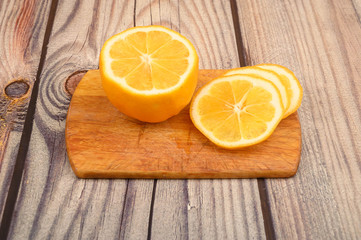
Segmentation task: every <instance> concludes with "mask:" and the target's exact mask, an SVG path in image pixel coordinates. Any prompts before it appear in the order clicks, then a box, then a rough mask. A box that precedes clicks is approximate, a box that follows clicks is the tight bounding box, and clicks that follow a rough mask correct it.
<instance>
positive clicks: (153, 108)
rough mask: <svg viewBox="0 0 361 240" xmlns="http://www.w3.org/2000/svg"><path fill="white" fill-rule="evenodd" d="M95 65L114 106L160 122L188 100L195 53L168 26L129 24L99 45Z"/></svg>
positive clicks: (195, 69) (193, 82)
mask: <svg viewBox="0 0 361 240" xmlns="http://www.w3.org/2000/svg"><path fill="white" fill-rule="evenodd" d="M99 69H100V73H101V77H102V85H103V88H104V91H105V93H106V95H107V97H108V99H109V100H110V102H111V103H112V104H113V105H114V106H115V107H117V108H118V109H119V110H120V111H121V112H123V113H124V114H126V115H128V116H130V117H133V118H136V119H138V120H141V121H145V122H160V121H164V120H166V119H168V118H169V117H171V116H174V115H176V114H178V113H179V112H180V111H181V110H182V109H183V108H184V107H185V106H186V105H187V104H188V103H189V102H190V100H191V98H192V95H193V93H194V90H195V87H196V84H197V75H198V56H197V53H196V50H195V48H194V46H193V45H192V43H191V42H190V41H189V40H188V39H186V38H185V37H184V36H182V35H180V34H179V33H177V32H175V31H173V30H171V29H168V28H165V27H162V26H146V27H134V28H130V29H128V30H126V31H124V32H121V33H119V34H117V35H115V36H113V37H111V38H110V39H108V40H107V41H106V42H105V43H104V45H103V48H102V50H101V53H100V60H99Z"/></svg>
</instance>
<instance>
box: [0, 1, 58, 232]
mask: <svg viewBox="0 0 361 240" xmlns="http://www.w3.org/2000/svg"><path fill="white" fill-rule="evenodd" d="M57 6H58V0H52V1H51V6H50V12H49V17H48V22H47V24H46V30H45V34H44V40H43V45H42V49H41V55H40V61H39V67H38V70H37V73H36V78H35V82H34V86H33V90H32V93H31V97H30V102H29V106H28V111H27V113H26V117H25V123H24V129H23V132H22V134H21V139H20V144H19V150H18V154H17V157H16V162H15V166H14V171H13V175H12V179H11V183H10V187H9V191H8V195H7V198H6V201H5V208H4V213H3V217H2V219H1V225H0V239H7V236H8V233H9V228H10V225H11V222H12V216H13V212H14V208H15V204H16V199H17V197H18V193H19V188H20V183H21V179H22V177H23V173H24V165H25V159H26V155H27V153H28V148H29V142H30V137H31V133H32V127H33V120H34V114H35V106H36V100H37V97H38V92H39V82H40V76H41V73H42V71H43V67H44V63H45V57H46V54H47V50H48V48H47V46H48V43H49V39H50V35H51V32H52V29H53V24H54V19H55V14H56V9H57Z"/></svg>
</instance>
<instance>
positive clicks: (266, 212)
mask: <svg viewBox="0 0 361 240" xmlns="http://www.w3.org/2000/svg"><path fill="white" fill-rule="evenodd" d="M230 3H231V11H232V20H233V27H234V32H235V37H236V44H237V51H238V58H239V63H240V66H241V67H244V66H247V65H249V64H251V62H250V59H248V56H247V55H246V52H245V49H244V44H243V40H242V33H241V27H240V25H239V21H240V20H241V19H240V18H239V14H238V8H237V1H236V0H230ZM257 184H258V191H259V197H260V201H261V209H262V216H263V222H264V229H265V234H266V238H267V239H272V240H273V239H276V233H275V229H274V225H273V221H272V215H271V207H270V202H269V199H268V193H267V188H266V184H265V180H264V179H263V178H259V179H257Z"/></svg>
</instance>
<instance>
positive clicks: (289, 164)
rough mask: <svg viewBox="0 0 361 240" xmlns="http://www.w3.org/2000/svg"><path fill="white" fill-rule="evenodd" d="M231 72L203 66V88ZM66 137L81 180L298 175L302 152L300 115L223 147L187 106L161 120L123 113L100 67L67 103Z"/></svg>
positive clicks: (73, 162)
mask: <svg viewBox="0 0 361 240" xmlns="http://www.w3.org/2000/svg"><path fill="white" fill-rule="evenodd" d="M226 71H227V70H200V71H199V75H198V86H197V88H200V87H201V86H203V85H204V84H206V83H207V82H209V81H211V80H212V79H214V78H216V77H219V76H220V75H222V74H223V73H225V72H226ZM65 134H66V137H65V141H66V146H67V153H68V157H69V161H70V164H71V166H72V169H73V171H74V172H75V174H76V175H77V176H78V177H80V178H259V177H264V178H268V177H290V176H293V175H294V174H296V171H297V168H298V164H299V159H300V154H301V129H300V124H299V121H298V118H297V114H294V115H292V116H290V117H289V118H286V119H284V120H283V121H282V122H281V123H280V124H279V126H278V127H277V129H276V130H275V132H274V133H273V134H272V135H271V137H270V138H268V139H267V140H266V141H265V142H263V143H261V144H257V145H255V146H252V147H248V148H244V149H241V150H237V151H236V150H233V151H232V150H225V149H222V148H219V147H217V146H215V145H214V144H212V143H211V142H209V141H208V139H207V138H206V137H205V136H203V135H202V134H201V133H200V132H199V131H198V130H197V129H196V128H195V127H194V125H193V123H192V122H191V120H190V117H189V106H187V107H186V108H184V109H183V110H182V111H181V112H180V113H179V114H178V115H176V116H174V117H172V118H170V119H168V120H167V121H164V122H161V123H157V124H149V123H148V124H147V123H143V122H140V121H136V120H135V119H132V118H129V117H127V116H126V115H124V114H122V113H120V112H119V111H118V110H117V109H116V108H114V106H113V105H112V104H111V103H110V102H109V100H108V98H107V96H106V94H105V92H104V90H103V89H102V85H101V78H100V73H99V70H90V71H88V72H87V73H86V74H85V76H84V77H83V79H82V80H81V82H80V83H79V85H78V87H77V89H76V91H75V93H74V95H73V97H72V100H71V103H70V106H69V110H68V114H67V120H66V129H65Z"/></svg>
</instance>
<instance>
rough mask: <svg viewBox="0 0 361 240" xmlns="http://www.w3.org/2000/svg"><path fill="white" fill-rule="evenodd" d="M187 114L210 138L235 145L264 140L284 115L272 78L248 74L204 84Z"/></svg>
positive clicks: (225, 145) (252, 143) (228, 146)
mask: <svg viewBox="0 0 361 240" xmlns="http://www.w3.org/2000/svg"><path fill="white" fill-rule="evenodd" d="M190 116H191V119H192V122H193V124H194V125H195V127H196V128H197V129H198V130H199V131H200V132H202V133H203V134H204V135H205V136H206V137H207V138H208V139H209V140H210V141H212V142H213V143H215V144H216V145H218V146H220V147H223V148H227V149H238V148H242V147H247V146H250V145H254V144H256V143H259V142H262V141H264V140H266V139H267V138H268V137H269V136H270V135H271V134H272V132H273V131H274V130H275V128H276V126H277V125H278V123H279V122H280V121H281V119H282V116H283V106H282V100H281V95H280V93H279V91H278V89H277V88H276V87H275V85H274V84H272V83H271V82H269V81H267V80H264V79H262V78H259V77H255V76H251V75H241V74H238V75H230V76H222V77H220V78H217V79H215V80H213V81H211V82H209V83H207V84H206V85H205V86H203V87H202V88H201V89H200V90H199V91H198V92H197V93H196V95H195V96H194V98H193V100H192V103H191V107H190Z"/></svg>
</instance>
